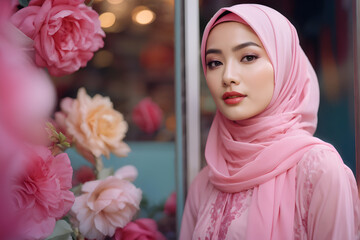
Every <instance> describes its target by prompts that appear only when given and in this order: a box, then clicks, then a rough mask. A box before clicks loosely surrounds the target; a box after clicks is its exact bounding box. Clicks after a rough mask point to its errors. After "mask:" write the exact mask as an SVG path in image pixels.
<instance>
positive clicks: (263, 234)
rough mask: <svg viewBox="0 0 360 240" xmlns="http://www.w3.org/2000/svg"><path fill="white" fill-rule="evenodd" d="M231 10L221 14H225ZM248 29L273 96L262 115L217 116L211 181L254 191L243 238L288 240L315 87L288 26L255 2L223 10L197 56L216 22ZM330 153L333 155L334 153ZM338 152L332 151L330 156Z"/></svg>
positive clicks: (311, 127) (309, 143) (209, 154)
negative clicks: (259, 46) (258, 45)
mask: <svg viewBox="0 0 360 240" xmlns="http://www.w3.org/2000/svg"><path fill="white" fill-rule="evenodd" d="M226 11H228V12H232V13H229V14H228V15H225V16H224V15H222V13H224V12H226ZM223 21H236V22H241V23H246V24H248V25H249V26H250V27H251V28H252V29H253V30H254V32H255V33H256V34H257V36H258V37H259V39H260V40H261V42H262V43H263V46H264V47H265V49H266V52H267V54H268V56H269V58H270V61H271V62H272V65H273V68H274V74H275V90H274V94H273V98H272V100H271V102H270V104H269V106H268V107H267V108H266V109H265V110H264V111H263V112H262V113H260V114H259V115H257V116H254V117H252V118H250V119H247V120H243V121H238V122H234V121H230V120H228V119H226V118H225V117H224V116H223V115H222V114H221V113H220V112H219V111H217V113H216V116H215V119H214V121H213V123H212V126H211V129H210V132H209V136H208V140H207V144H206V149H205V157H206V161H207V163H208V166H209V169H210V171H209V172H210V173H209V178H210V181H211V183H212V184H213V185H214V186H215V187H216V188H217V189H219V190H220V191H223V192H229V193H234V192H240V191H243V190H246V189H250V188H254V193H253V199H252V203H251V206H250V210H249V219H248V228H247V233H246V234H247V239H262V240H265V239H276V240H281V239H293V238H294V226H293V225H294V212H295V177H296V169H295V166H296V164H297V163H298V162H299V161H300V160H301V158H302V157H303V155H304V154H305V153H306V152H307V151H309V149H310V148H312V147H313V146H314V145H316V144H323V145H327V146H329V148H331V149H333V147H332V146H331V145H330V144H327V143H324V142H322V141H321V140H319V139H317V138H315V137H313V136H312V134H313V133H314V132H315V129H316V124H317V110H318V105H319V87H318V81H317V77H316V74H315V71H314V69H313V68H312V66H311V64H310V62H309V60H308V59H307V57H306V56H305V54H304V52H303V50H302V49H301V47H300V45H299V40H298V36H297V32H296V30H295V28H294V27H293V25H292V24H291V23H290V22H289V21H288V20H287V19H286V18H285V17H284V16H282V15H281V14H280V13H278V12H276V11H275V10H273V9H271V8H268V7H265V6H261V5H256V4H239V5H235V6H233V7H229V8H223V9H220V10H219V11H218V12H217V13H216V14H215V15H214V17H213V18H212V19H211V20H210V22H209V23H208V25H207V26H206V28H205V30H204V35H203V40H202V45H201V57H202V64H203V69H204V71H205V76H206V65H205V50H206V40H207V38H208V35H209V32H210V30H211V29H212V28H213V27H214V26H215V25H216V24H218V23H219V22H223ZM333 150H334V149H333ZM334 151H336V150H334Z"/></svg>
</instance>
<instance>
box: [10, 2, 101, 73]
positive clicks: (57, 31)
mask: <svg viewBox="0 0 360 240" xmlns="http://www.w3.org/2000/svg"><path fill="white" fill-rule="evenodd" d="M11 20H12V22H13V24H14V25H15V26H16V27H18V28H19V29H20V30H21V31H22V32H24V33H25V34H26V35H27V36H28V37H30V38H31V39H33V40H34V47H35V50H36V53H35V62H36V64H37V65H38V66H41V67H46V68H48V70H49V72H50V74H51V75H54V76H62V75H66V74H71V73H73V72H75V71H77V70H79V68H80V67H84V66H86V64H87V62H88V61H89V60H90V59H91V58H92V57H93V52H95V51H97V50H98V49H99V48H102V47H103V46H104V42H103V39H102V38H103V37H105V33H104V31H103V30H102V29H101V27H100V21H99V16H98V14H97V13H96V12H95V11H94V10H93V9H91V8H90V7H87V6H86V5H85V4H84V3H81V1H79V0H76V1H71V0H33V1H31V2H30V4H29V6H27V7H25V8H23V9H20V10H19V11H17V12H16V13H15V14H14V15H13V16H12V18H11Z"/></svg>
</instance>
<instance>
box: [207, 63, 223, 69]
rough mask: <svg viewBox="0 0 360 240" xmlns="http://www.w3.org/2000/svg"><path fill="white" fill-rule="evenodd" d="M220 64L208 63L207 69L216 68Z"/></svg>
mask: <svg viewBox="0 0 360 240" xmlns="http://www.w3.org/2000/svg"><path fill="white" fill-rule="evenodd" d="M221 64H222V63H221V62H220V61H210V62H208V63H207V66H208V68H210V69H213V68H216V67H217V66H220V65H221Z"/></svg>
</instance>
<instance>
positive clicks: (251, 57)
mask: <svg viewBox="0 0 360 240" xmlns="http://www.w3.org/2000/svg"><path fill="white" fill-rule="evenodd" d="M256 59H258V56H255V55H246V56H245V57H243V58H242V59H241V61H242V62H252V61H255V60H256Z"/></svg>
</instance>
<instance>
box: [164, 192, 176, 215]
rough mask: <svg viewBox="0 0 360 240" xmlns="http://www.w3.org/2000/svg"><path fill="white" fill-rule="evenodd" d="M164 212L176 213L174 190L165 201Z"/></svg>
mask: <svg viewBox="0 0 360 240" xmlns="http://www.w3.org/2000/svg"><path fill="white" fill-rule="evenodd" d="M164 212H165V213H166V214H168V215H169V216H174V215H175V214H176V192H173V193H172V194H170V196H169V198H168V199H167V200H166V202H165V206H164Z"/></svg>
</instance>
